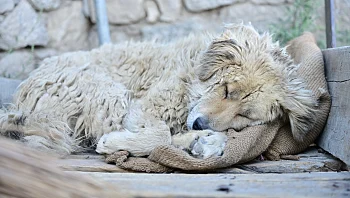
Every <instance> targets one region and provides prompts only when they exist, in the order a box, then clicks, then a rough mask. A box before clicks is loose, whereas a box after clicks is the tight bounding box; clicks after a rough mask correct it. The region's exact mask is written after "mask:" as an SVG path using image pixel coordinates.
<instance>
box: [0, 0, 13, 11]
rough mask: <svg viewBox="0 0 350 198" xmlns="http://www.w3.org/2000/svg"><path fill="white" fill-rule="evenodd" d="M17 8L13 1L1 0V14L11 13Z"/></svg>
mask: <svg viewBox="0 0 350 198" xmlns="http://www.w3.org/2000/svg"><path fill="white" fill-rule="evenodd" d="M14 7H15V3H14V2H13V1H12V0H0V14H3V13H5V12H8V11H11V10H12V9H13V8H14Z"/></svg>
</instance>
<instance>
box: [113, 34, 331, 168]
mask: <svg viewBox="0 0 350 198" xmlns="http://www.w3.org/2000/svg"><path fill="white" fill-rule="evenodd" d="M287 51H288V53H289V54H290V55H291V57H292V58H293V59H294V61H295V63H296V64H300V67H299V69H298V75H299V76H300V78H301V79H304V81H305V84H306V85H307V88H308V89H310V90H311V91H312V92H313V94H314V96H315V97H316V99H317V101H318V107H317V108H318V112H317V119H316V120H315V123H311V124H313V128H312V130H311V131H310V132H309V133H308V134H307V136H306V137H305V139H304V140H303V141H302V142H298V141H296V140H294V139H293V136H292V132H291V127H290V124H289V122H286V121H284V120H277V121H275V122H272V123H268V124H264V125H259V126H253V127H248V128H245V129H243V130H242V131H240V132H236V131H234V130H230V131H228V132H227V133H226V135H227V137H228V140H227V144H226V146H225V149H224V152H223V155H222V156H219V157H211V158H208V159H197V158H194V157H192V156H190V155H189V154H188V153H186V152H185V151H182V150H180V149H178V148H175V147H174V146H171V145H164V146H159V147H157V148H156V149H154V150H153V151H152V153H151V154H150V155H149V156H148V158H137V157H128V155H129V154H128V152H126V151H121V152H116V153H114V154H112V155H110V156H108V157H107V158H106V161H107V162H108V163H116V164H117V165H118V166H119V167H121V168H124V169H127V170H132V171H142V172H170V171H172V170H174V169H181V170H196V171H208V170H213V169H217V168H224V167H229V166H232V165H234V164H239V163H244V162H247V161H250V160H252V159H254V158H256V157H257V156H259V155H261V154H263V153H264V155H265V156H266V157H267V158H268V159H269V160H279V159H281V158H283V157H284V156H286V155H294V154H297V153H299V152H301V151H303V150H305V149H306V148H307V147H308V146H309V145H310V144H311V143H312V142H313V141H314V140H315V139H316V138H317V137H318V135H319V134H320V133H321V131H322V130H323V127H324V125H325V123H326V120H327V116H328V113H329V110H330V105H331V100H330V95H329V93H328V89H327V83H326V80H325V75H324V63H323V56H322V52H321V50H320V49H319V48H318V47H317V45H316V41H315V39H314V37H313V35H312V34H311V33H305V34H304V35H302V36H300V37H298V38H296V39H294V40H292V41H290V42H289V46H288V48H287Z"/></svg>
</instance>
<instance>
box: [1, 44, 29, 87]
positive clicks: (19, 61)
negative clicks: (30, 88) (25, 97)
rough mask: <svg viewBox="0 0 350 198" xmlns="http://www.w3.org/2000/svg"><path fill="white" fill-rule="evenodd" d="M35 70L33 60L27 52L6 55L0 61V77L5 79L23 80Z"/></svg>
mask: <svg viewBox="0 0 350 198" xmlns="http://www.w3.org/2000/svg"><path fill="white" fill-rule="evenodd" d="M34 69H35V58H34V55H33V53H31V52H28V51H14V52H11V53H6V55H5V56H4V57H3V58H2V59H1V60H0V75H1V76H3V77H7V78H14V79H22V80H23V79H25V78H27V77H28V75H29V73H30V72H31V71H33V70H34Z"/></svg>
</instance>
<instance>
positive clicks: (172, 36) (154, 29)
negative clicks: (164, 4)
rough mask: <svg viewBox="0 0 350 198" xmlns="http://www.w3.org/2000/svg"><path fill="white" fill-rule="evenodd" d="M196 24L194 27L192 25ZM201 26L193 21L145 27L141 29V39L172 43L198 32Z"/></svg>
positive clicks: (201, 28)
mask: <svg viewBox="0 0 350 198" xmlns="http://www.w3.org/2000/svg"><path fill="white" fill-rule="evenodd" d="M193 24H196V25H193ZM202 30H203V26H202V25H200V23H196V22H195V21H193V20H190V21H186V22H183V23H175V24H169V25H168V24H162V25H155V26H147V27H144V28H142V29H141V32H142V39H143V40H151V39H157V40H159V41H172V40H176V39H178V38H181V37H184V36H187V35H189V34H190V33H194V32H200V31H202Z"/></svg>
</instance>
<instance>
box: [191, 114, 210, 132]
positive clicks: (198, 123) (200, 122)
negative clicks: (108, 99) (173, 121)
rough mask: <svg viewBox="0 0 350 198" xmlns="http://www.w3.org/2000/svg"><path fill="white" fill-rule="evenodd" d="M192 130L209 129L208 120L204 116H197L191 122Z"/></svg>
mask: <svg viewBox="0 0 350 198" xmlns="http://www.w3.org/2000/svg"><path fill="white" fill-rule="evenodd" d="M192 129H193V130H205V129H209V125H208V121H207V120H206V119H205V118H202V117H199V118H197V119H196V120H195V121H194V122H193V126H192Z"/></svg>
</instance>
